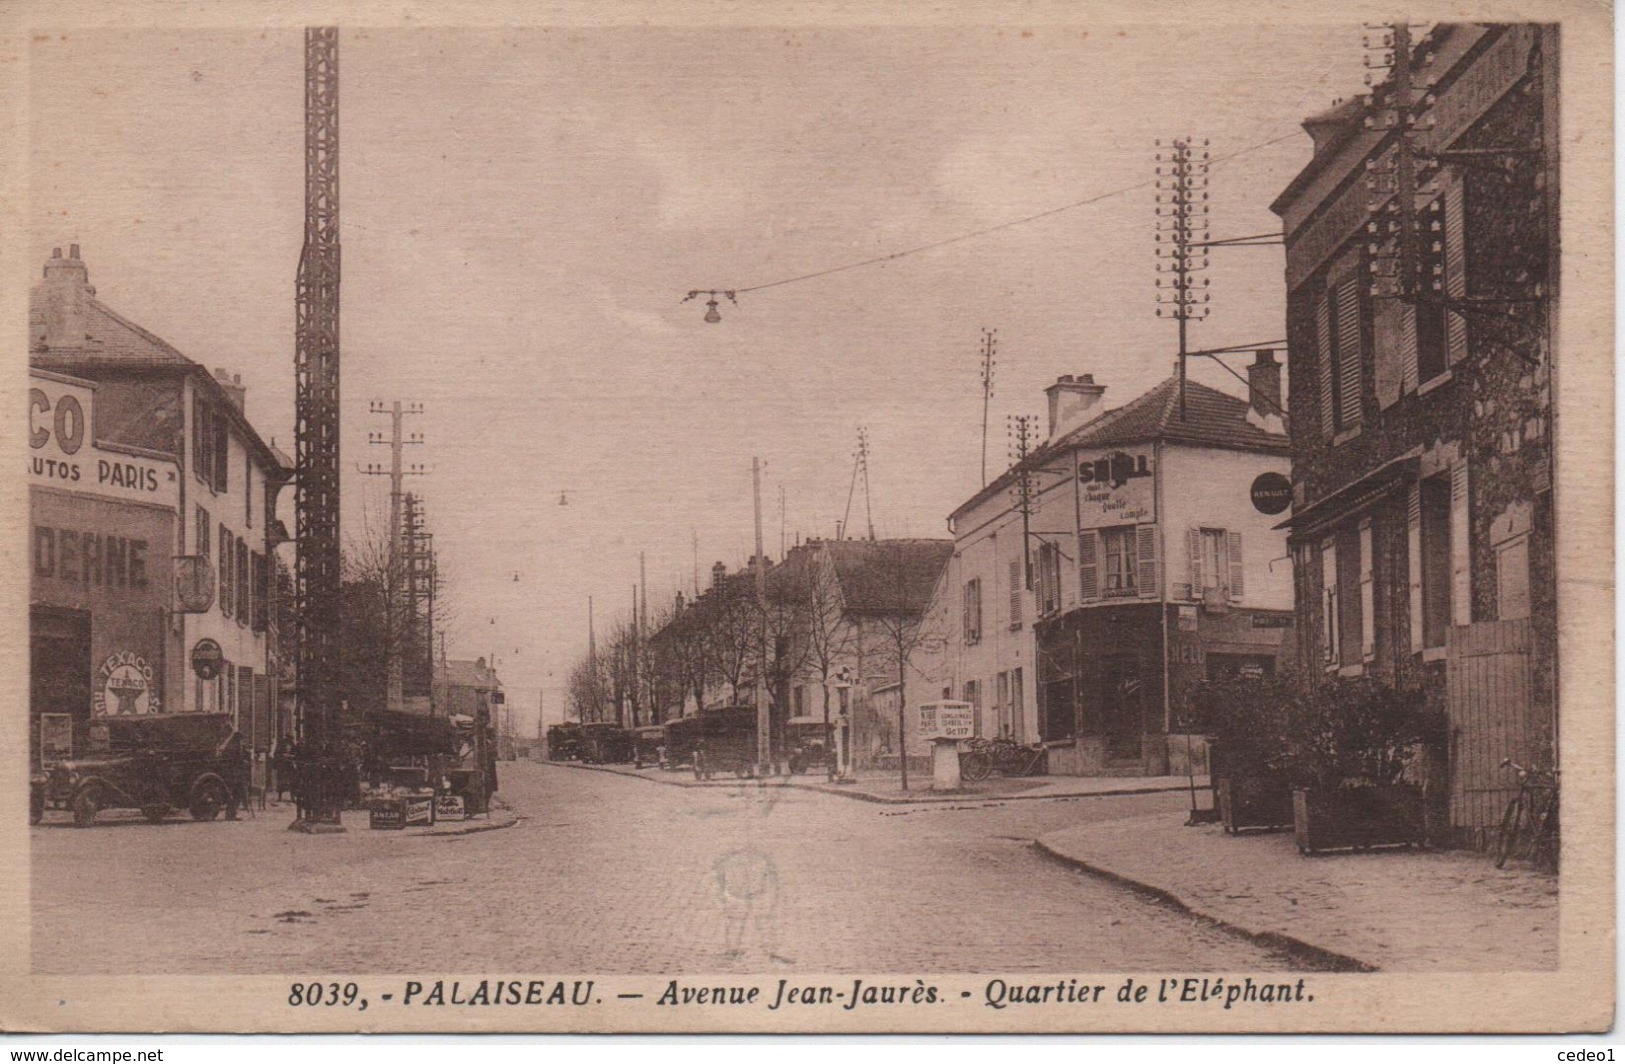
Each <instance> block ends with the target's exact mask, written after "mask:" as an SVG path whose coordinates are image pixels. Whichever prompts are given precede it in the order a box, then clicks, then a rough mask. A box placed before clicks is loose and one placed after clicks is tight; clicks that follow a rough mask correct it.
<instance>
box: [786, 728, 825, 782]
mask: <svg viewBox="0 0 1625 1064" xmlns="http://www.w3.org/2000/svg"><path fill="white" fill-rule="evenodd" d="M829 727H830V726H829V725H827V724H825V723H824V721H823V720H822V719H821V718H818V717H812V716H804V717H791V718H790V719H789V720H787V721H785V722H784V747H785V752H786V754H787V755H788V756H787V760H788V761H789V763H790V771H791V772H792V773H797V774H799V773H802V772H809V771H811V772H822V771H824V768H825V765H826V763H827V761H828V750H829Z"/></svg>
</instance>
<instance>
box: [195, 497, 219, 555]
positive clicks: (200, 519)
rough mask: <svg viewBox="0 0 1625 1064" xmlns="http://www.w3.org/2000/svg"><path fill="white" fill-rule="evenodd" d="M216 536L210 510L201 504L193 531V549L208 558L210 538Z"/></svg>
mask: <svg viewBox="0 0 1625 1064" xmlns="http://www.w3.org/2000/svg"><path fill="white" fill-rule="evenodd" d="M213 536H214V522H213V521H210V520H209V511H207V510H205V509H204V508H203V507H201V506H199V507H198V508H197V524H196V526H195V529H194V532H193V537H192V538H193V550H194V551H195V552H196V553H198V554H200V555H202V556H203V557H205V558H207V557H208V556H209V540H210V539H211V538H213Z"/></svg>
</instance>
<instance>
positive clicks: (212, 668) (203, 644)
mask: <svg viewBox="0 0 1625 1064" xmlns="http://www.w3.org/2000/svg"><path fill="white" fill-rule="evenodd" d="M225 660H226V655H225V652H224V651H222V650H221V649H220V644H219V643H216V642H215V641H214V640H213V639H199V640H198V641H197V644H196V645H195V646H193V647H192V671H193V672H195V673H197V677H198V679H200V680H212V679H214V678H215V677H216V676H219V675H220V666H221V665H223V664H225Z"/></svg>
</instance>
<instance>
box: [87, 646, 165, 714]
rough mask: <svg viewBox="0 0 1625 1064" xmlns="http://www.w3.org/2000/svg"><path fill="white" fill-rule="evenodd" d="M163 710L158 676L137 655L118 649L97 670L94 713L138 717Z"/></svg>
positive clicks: (92, 709) (92, 708)
mask: <svg viewBox="0 0 1625 1064" xmlns="http://www.w3.org/2000/svg"><path fill="white" fill-rule="evenodd" d="M162 710H163V706H162V703H161V701H160V697H159V694H158V679H157V675H156V674H155V673H154V672H153V669H152V666H151V665H148V664H147V663H146V661H145V660H144V659H142V657H141V656H140V655H138V654H136V653H135V652H133V651H129V650H121V651H119V652H118V653H117V654H113V655H110V656H109V657H108V659H107V660H106V661H104V662H102V667H101V668H100V669H97V670H96V689H95V693H94V699H93V705H92V707H91V711H92V713H93V714H94V715H95V716H98V717H140V716H145V715H147V714H149V713H159V712H162Z"/></svg>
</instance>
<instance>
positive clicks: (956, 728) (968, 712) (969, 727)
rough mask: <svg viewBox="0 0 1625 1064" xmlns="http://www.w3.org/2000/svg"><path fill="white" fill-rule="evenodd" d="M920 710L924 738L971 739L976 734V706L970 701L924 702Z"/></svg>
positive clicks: (921, 731)
mask: <svg viewBox="0 0 1625 1064" xmlns="http://www.w3.org/2000/svg"><path fill="white" fill-rule="evenodd" d="M918 712H919V724H920V738H922V739H970V738H973V737H975V735H976V707H975V706H973V705H971V704H970V703H969V702H924V703H921V705H920V706H919V710H918Z"/></svg>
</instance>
